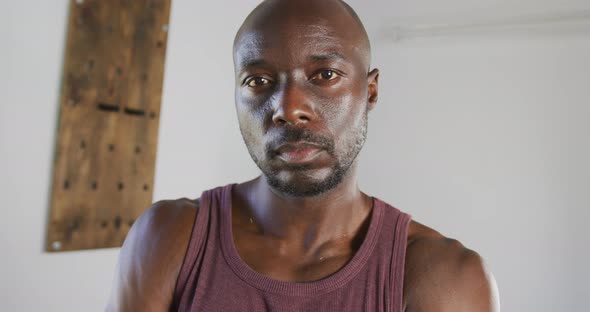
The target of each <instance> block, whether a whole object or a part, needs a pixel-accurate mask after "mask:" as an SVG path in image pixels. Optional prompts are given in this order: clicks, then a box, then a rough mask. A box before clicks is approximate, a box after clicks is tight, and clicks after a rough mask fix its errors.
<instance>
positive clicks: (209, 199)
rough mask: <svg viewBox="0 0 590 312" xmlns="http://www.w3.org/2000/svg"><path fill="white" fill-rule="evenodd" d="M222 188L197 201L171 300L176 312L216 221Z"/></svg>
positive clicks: (191, 282) (208, 192)
mask: <svg viewBox="0 0 590 312" xmlns="http://www.w3.org/2000/svg"><path fill="white" fill-rule="evenodd" d="M222 189H223V187H217V188H214V189H211V190H207V191H204V192H203V193H202V194H201V197H200V199H199V208H198V211H197V213H196V214H195V220H194V222H193V227H192V230H191V236H190V239H189V243H188V246H187V248H186V252H185V255H184V260H183V262H182V266H181V267H180V271H179V273H178V278H177V280H176V286H175V288H174V295H173V300H172V307H173V310H177V309H178V308H179V306H180V303H181V302H180V301H181V298H182V297H183V294H184V293H186V292H187V291H190V290H188V289H186V288H187V287H190V285H193V284H194V281H192V280H191V279H193V278H194V276H193V274H191V273H192V272H193V271H194V268H195V266H196V265H197V264H198V262H199V261H198V257H199V255H200V254H202V252H203V248H204V247H205V245H206V244H205V241H206V238H207V231H208V229H209V227H210V224H214V223H215V222H214V220H211V219H212V218H213V219H216V218H215V216H214V215H216V212H217V211H216V210H217V209H216V208H217V206H218V205H219V198H220V195H221V192H222Z"/></svg>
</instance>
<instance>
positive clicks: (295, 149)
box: [276, 142, 323, 164]
mask: <svg viewBox="0 0 590 312" xmlns="http://www.w3.org/2000/svg"><path fill="white" fill-rule="evenodd" d="M322 150H323V149H322V148H321V147H319V146H318V145H315V144H310V143H307V142H297V143H287V144H283V145H281V146H280V147H279V148H278V149H277V150H276V155H277V157H278V158H279V159H281V160H282V161H284V162H286V163H293V164H301V163H306V162H310V161H311V160H313V159H314V158H316V157H317V156H318V155H319V154H320V153H321V152H322Z"/></svg>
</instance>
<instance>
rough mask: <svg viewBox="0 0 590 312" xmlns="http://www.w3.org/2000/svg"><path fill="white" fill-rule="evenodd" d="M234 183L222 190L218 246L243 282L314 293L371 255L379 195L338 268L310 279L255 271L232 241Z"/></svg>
mask: <svg viewBox="0 0 590 312" xmlns="http://www.w3.org/2000/svg"><path fill="white" fill-rule="evenodd" d="M234 185H235V183H233V184H229V185H226V186H225V187H223V189H222V194H221V209H220V211H221V215H220V216H221V220H220V227H219V230H220V232H221V233H220V237H221V249H222V252H223V256H224V258H225V261H226V262H227V264H228V266H229V267H230V268H231V270H232V271H233V272H234V273H235V274H236V275H237V276H238V277H239V278H240V279H241V280H242V281H244V282H245V283H247V284H248V285H250V286H252V287H255V288H257V289H259V290H262V291H266V292H271V293H274V294H280V295H288V296H312V295H314V296H316V295H318V294H322V293H327V292H330V291H332V290H335V289H337V288H339V287H341V286H344V285H345V284H346V283H347V282H349V281H350V280H352V279H353V278H354V276H355V275H356V274H357V273H359V272H360V271H361V269H362V268H363V267H364V266H365V264H366V263H367V261H368V259H369V258H370V256H371V254H372V252H373V250H374V249H375V246H376V245H377V242H378V241H379V235H378V234H379V233H380V232H381V231H380V230H381V224H382V223H383V215H384V205H385V204H384V203H383V202H382V201H380V200H379V199H378V198H375V197H371V199H372V201H373V207H372V209H371V210H372V211H371V212H370V221H369V222H370V223H369V228H368V229H367V233H366V235H365V237H364V239H363V242H362V243H361V246H360V247H359V249H358V250H357V251H356V253H355V254H354V255H353V257H352V258H351V259H350V260H349V261H348V262H347V263H346V264H345V265H344V266H343V267H342V268H340V269H339V270H338V271H336V272H334V273H332V274H331V275H328V276H326V277H324V278H322V279H319V280H315V281H310V282H287V281H281V280H276V279H273V278H270V277H268V276H266V275H263V274H261V273H258V272H256V271H255V270H254V269H252V268H251V267H250V266H249V265H248V264H246V263H245V262H244V261H243V260H242V258H241V257H240V256H239V254H238V252H237V249H236V246H235V245H234V241H233V229H232V222H231V221H232V189H233V187H234Z"/></svg>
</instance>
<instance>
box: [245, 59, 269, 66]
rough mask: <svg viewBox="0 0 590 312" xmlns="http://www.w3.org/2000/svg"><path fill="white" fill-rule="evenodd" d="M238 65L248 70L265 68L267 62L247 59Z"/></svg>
mask: <svg viewBox="0 0 590 312" xmlns="http://www.w3.org/2000/svg"><path fill="white" fill-rule="evenodd" d="M239 64H240V68H250V67H259V66H267V65H268V62H267V61H265V60H263V59H257V58H248V59H245V60H242V61H241V62H240V63H239Z"/></svg>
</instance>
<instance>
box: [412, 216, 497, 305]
mask: <svg viewBox="0 0 590 312" xmlns="http://www.w3.org/2000/svg"><path fill="white" fill-rule="evenodd" d="M405 268H406V269H405V282H404V302H405V307H406V308H405V311H408V312H412V311H499V300H498V292H497V287H496V283H495V280H494V277H493V275H492V274H491V272H490V271H489V270H488V269H487V268H486V265H485V263H484V261H483V259H482V258H481V256H480V255H479V254H478V253H477V252H475V251H473V250H470V249H468V248H466V247H465V246H463V244H461V242H459V241H457V240H455V239H451V238H447V237H445V236H443V235H441V234H440V233H438V232H437V231H435V230H433V229H431V228H429V227H427V226H424V225H422V224H420V223H417V222H414V221H412V223H411V224H410V227H409V230H408V246H407V250H406V265H405Z"/></svg>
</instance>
